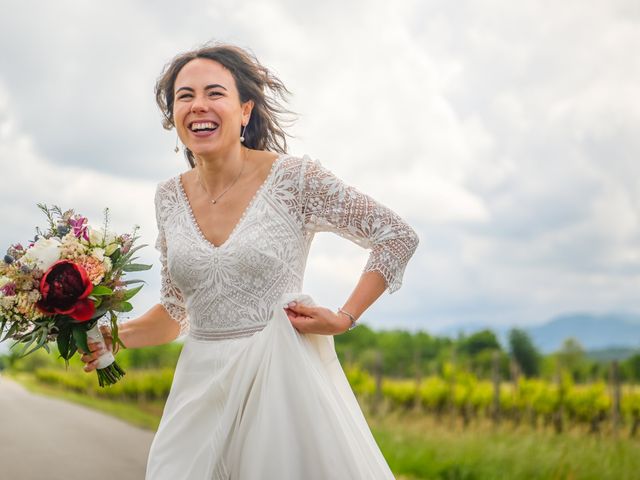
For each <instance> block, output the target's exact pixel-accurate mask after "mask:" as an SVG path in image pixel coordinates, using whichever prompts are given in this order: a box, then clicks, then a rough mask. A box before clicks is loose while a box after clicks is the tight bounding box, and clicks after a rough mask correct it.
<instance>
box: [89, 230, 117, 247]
mask: <svg viewBox="0 0 640 480" xmlns="http://www.w3.org/2000/svg"><path fill="white" fill-rule="evenodd" d="M88 232H89V243H91V245H100V246H107V245H111V244H112V243H114V242H115V241H116V236H115V235H114V234H113V233H111V232H109V231H107V233H106V234H105V231H104V228H93V227H91V226H89V228H88Z"/></svg>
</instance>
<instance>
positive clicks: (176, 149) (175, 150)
mask: <svg viewBox="0 0 640 480" xmlns="http://www.w3.org/2000/svg"><path fill="white" fill-rule="evenodd" d="M173 151H174V152H176V153H178V152H179V151H180V149H179V148H178V134H177V133H176V148H174V149H173Z"/></svg>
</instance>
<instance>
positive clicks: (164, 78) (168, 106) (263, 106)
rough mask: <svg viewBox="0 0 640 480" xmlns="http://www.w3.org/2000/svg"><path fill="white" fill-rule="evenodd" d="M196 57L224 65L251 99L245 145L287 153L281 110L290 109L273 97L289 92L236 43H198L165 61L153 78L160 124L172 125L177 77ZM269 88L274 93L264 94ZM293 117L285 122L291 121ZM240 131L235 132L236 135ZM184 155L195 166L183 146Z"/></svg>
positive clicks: (242, 96) (242, 98) (244, 95)
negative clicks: (157, 75)
mask: <svg viewBox="0 0 640 480" xmlns="http://www.w3.org/2000/svg"><path fill="white" fill-rule="evenodd" d="M196 58H208V59H209V60H214V61H216V62H218V63H220V64H221V65H223V66H224V67H225V68H226V69H227V70H229V72H230V73H231V75H232V76H233V78H234V80H235V82H236V87H237V89H238V94H239V96H240V101H241V102H242V103H244V102H246V101H248V100H253V102H254V106H253V110H252V111H251V120H250V121H249V123H248V124H247V127H246V130H245V133H244V138H245V141H244V142H243V143H244V145H245V146H246V147H248V148H253V149H256V150H272V151H275V152H278V153H287V139H286V137H287V136H289V137H290V136H291V135H289V134H288V133H286V132H285V131H284V129H283V128H282V126H281V123H282V122H283V119H282V118H281V117H282V115H283V114H292V113H293V112H291V111H289V110H287V109H285V108H284V107H283V106H282V105H281V104H280V102H278V100H277V99H276V97H277V96H279V97H280V98H281V99H282V100H285V99H286V96H287V95H291V92H290V91H289V90H288V89H287V88H286V87H285V86H284V84H283V83H282V82H281V81H280V80H279V79H278V78H277V77H275V76H274V75H273V74H272V73H271V72H270V71H269V70H268V69H267V68H266V67H264V66H262V65H261V64H260V62H259V61H258V59H257V58H256V57H255V55H254V54H253V53H250V52H248V51H246V50H243V49H242V48H240V47H237V46H235V45H229V44H225V43H219V42H215V43H214V42H207V43H205V44H204V45H202V46H201V47H198V48H196V49H194V50H190V51H188V52H184V53H180V54H178V55H176V56H175V57H174V58H173V60H171V61H170V62H169V63H167V64H166V65H165V66H164V69H163V70H162V73H161V75H160V77H159V78H158V80H157V82H156V87H155V94H156V103H157V104H158V107H159V108H160V111H161V112H162V116H163V119H162V126H163V127H164V128H165V129H166V130H171V128H174V127H175V123H174V119H173V102H174V94H173V89H174V87H175V82H176V77H177V76H178V73H179V72H180V70H182V67H184V66H185V65H186V64H187V63H189V62H190V61H191V60H194V59H196ZM265 89H269V90H270V91H271V92H272V94H273V95H267V93H266V92H265ZM292 121H293V119H285V120H284V122H286V123H292ZM240 133H241V132H238V137H239V136H240ZM184 150H185V152H184V153H185V156H186V157H187V161H188V162H189V165H191V167H192V168H193V167H194V166H195V159H194V156H193V153H192V152H191V151H190V150H189V149H188V148H186V147H185V149H184Z"/></svg>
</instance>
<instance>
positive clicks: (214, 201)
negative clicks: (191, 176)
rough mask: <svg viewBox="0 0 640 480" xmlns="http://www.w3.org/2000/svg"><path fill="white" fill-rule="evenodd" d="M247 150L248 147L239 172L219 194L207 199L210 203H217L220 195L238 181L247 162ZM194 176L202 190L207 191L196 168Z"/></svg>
mask: <svg viewBox="0 0 640 480" xmlns="http://www.w3.org/2000/svg"><path fill="white" fill-rule="evenodd" d="M247 151H248V149H245V154H244V155H243V160H242V167H241V168H240V173H239V174H238V176H237V177H236V179H235V180H234V181H233V182H232V183H231V185H229V186H228V187H227V188H226V189H225V190H224V191H223V192H222V193H221V194H220V195H218V196H217V197H216V198H214V199H209V201H210V202H211V204H212V205H215V204H216V203H217V201H218V200H220V197H222V196H223V195H224V194H225V193H227V191H228V190H229V189H230V188H231V187H233V186H234V185H235V183H236V182H237V181H238V179H239V178H240V175H242V171H243V170H244V164H245V163H247V155H248V153H247ZM196 176H197V177H198V182H200V185H201V186H202V188H203V189H204V191H205V192H207V188H206V187H205V186H204V183H203V182H202V180H201V179H200V174H199V172H198V171H197V170H196ZM207 195H209V192H207Z"/></svg>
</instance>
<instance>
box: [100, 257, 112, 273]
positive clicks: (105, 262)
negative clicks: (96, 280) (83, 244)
mask: <svg viewBox="0 0 640 480" xmlns="http://www.w3.org/2000/svg"><path fill="white" fill-rule="evenodd" d="M102 265H104V271H105V272H109V271H111V268H112V267H113V263H111V259H110V258H109V257H104V260H102Z"/></svg>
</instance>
